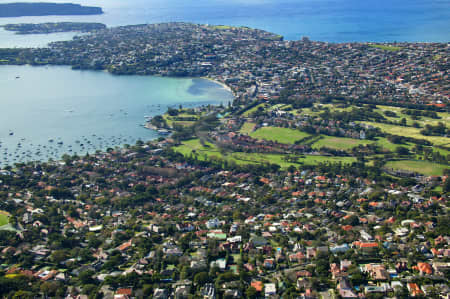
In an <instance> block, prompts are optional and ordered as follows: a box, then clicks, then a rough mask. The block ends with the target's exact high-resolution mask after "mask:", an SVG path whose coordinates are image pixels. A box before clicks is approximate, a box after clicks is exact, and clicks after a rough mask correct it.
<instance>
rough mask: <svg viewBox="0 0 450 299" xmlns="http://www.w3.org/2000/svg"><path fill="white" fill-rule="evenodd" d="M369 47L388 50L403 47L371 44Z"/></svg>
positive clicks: (397, 49) (398, 49)
mask: <svg viewBox="0 0 450 299" xmlns="http://www.w3.org/2000/svg"><path fill="white" fill-rule="evenodd" d="M369 47H372V48H378V49H382V50H386V51H400V50H401V49H402V47H395V46H389V45H369Z"/></svg>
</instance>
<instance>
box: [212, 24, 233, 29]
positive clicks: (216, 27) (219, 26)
mask: <svg viewBox="0 0 450 299" xmlns="http://www.w3.org/2000/svg"><path fill="white" fill-rule="evenodd" d="M212 27H213V28H214V29H220V30H228V29H233V28H236V27H232V26H227V25H216V26H212Z"/></svg>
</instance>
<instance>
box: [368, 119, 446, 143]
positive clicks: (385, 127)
mask: <svg viewBox="0 0 450 299" xmlns="http://www.w3.org/2000/svg"><path fill="white" fill-rule="evenodd" d="M363 123H366V124H369V125H372V126H374V127H377V128H380V129H381V130H382V131H384V132H386V133H389V134H394V135H399V136H405V137H413V138H417V139H425V140H428V141H430V142H431V143H433V144H435V145H445V146H449V145H450V138H448V137H440V136H424V135H422V134H420V130H421V129H419V128H413V127H402V126H396V125H389V124H383V123H376V122H366V121H365V122H363Z"/></svg>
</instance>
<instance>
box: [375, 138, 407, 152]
mask: <svg viewBox="0 0 450 299" xmlns="http://www.w3.org/2000/svg"><path fill="white" fill-rule="evenodd" d="M376 143H377V144H378V145H380V146H381V147H382V148H384V149H387V150H389V151H391V152H395V150H396V149H397V147H399V146H403V147H406V148H408V149H410V150H411V149H412V148H413V147H414V144H412V143H409V142H407V143H404V144H395V143H392V142H390V141H389V140H388V139H387V138H385V137H377V141H376Z"/></svg>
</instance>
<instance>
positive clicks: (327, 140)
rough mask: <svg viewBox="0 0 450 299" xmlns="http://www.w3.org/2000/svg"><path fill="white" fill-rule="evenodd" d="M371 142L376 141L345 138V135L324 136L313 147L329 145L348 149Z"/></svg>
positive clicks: (339, 148) (334, 147)
mask: <svg viewBox="0 0 450 299" xmlns="http://www.w3.org/2000/svg"><path fill="white" fill-rule="evenodd" d="M370 143H374V141H371V140H360V139H353V138H344V137H332V136H323V138H322V139H319V140H318V141H317V142H315V143H314V144H313V145H312V148H316V149H318V148H321V147H328V148H333V149H338V150H347V149H351V148H354V147H357V146H358V145H360V144H362V145H366V144H370Z"/></svg>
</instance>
